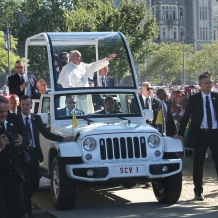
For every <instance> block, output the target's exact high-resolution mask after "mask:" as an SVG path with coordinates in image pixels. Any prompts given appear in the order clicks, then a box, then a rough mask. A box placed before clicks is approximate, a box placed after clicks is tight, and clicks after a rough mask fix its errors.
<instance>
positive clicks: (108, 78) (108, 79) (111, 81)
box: [93, 74, 114, 87]
mask: <svg viewBox="0 0 218 218" xmlns="http://www.w3.org/2000/svg"><path fill="white" fill-rule="evenodd" d="M105 81H106V86H107V87H114V78H113V77H111V76H105ZM93 82H94V84H95V86H98V82H97V74H95V75H94V78H93Z"/></svg>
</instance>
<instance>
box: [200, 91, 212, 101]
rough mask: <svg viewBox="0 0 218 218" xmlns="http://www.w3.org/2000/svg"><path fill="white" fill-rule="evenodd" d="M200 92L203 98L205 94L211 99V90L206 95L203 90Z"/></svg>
mask: <svg viewBox="0 0 218 218" xmlns="http://www.w3.org/2000/svg"><path fill="white" fill-rule="evenodd" d="M201 94H202V97H203V99H205V98H206V96H208V97H209V98H210V99H211V92H210V93H209V94H208V95H206V94H204V93H203V92H201Z"/></svg>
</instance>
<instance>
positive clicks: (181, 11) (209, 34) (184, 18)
mask: <svg viewBox="0 0 218 218" xmlns="http://www.w3.org/2000/svg"><path fill="white" fill-rule="evenodd" d="M146 4H147V7H148V8H149V9H150V10H151V13H152V14H153V15H154V16H155V17H156V19H157V25H158V27H159V30H160V35H159V37H158V39H157V40H156V42H162V41H166V42H172V41H180V42H182V41H183V40H184V43H190V44H193V45H194V47H195V49H199V48H201V45H202V44H208V43H212V42H213V41H214V39H217V38H218V3H217V2H216V0H146ZM215 8H216V10H215ZM215 11H216V12H217V15H216V16H214V13H215Z"/></svg>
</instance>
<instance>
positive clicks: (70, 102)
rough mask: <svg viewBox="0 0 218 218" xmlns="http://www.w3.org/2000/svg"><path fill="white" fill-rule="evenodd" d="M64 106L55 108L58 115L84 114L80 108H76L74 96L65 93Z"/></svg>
mask: <svg viewBox="0 0 218 218" xmlns="http://www.w3.org/2000/svg"><path fill="white" fill-rule="evenodd" d="M65 104H66V107H65V108H61V109H60V110H57V114H58V116H59V117H65V116H72V114H75V115H84V114H85V113H84V112H83V111H81V110H78V109H76V96H74V95H67V96H66V100H65Z"/></svg>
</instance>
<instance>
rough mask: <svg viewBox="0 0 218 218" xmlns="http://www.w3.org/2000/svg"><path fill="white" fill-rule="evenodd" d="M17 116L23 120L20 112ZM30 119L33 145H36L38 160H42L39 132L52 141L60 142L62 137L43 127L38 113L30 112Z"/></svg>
mask: <svg viewBox="0 0 218 218" xmlns="http://www.w3.org/2000/svg"><path fill="white" fill-rule="evenodd" d="M17 116H20V117H21V119H22V120H23V118H22V115H21V114H19V115H17ZM31 121H32V128H33V133H34V141H35V146H36V150H37V155H38V160H39V162H42V161H43V154H42V150H41V146H40V143H39V133H41V134H42V135H43V136H44V137H45V138H47V139H50V140H52V141H58V142H62V141H63V137H62V136H59V135H55V134H53V133H51V132H50V131H49V130H48V129H47V128H46V127H45V125H44V124H43V122H42V119H41V117H40V116H39V115H37V114H31ZM25 128H26V127H25Z"/></svg>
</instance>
